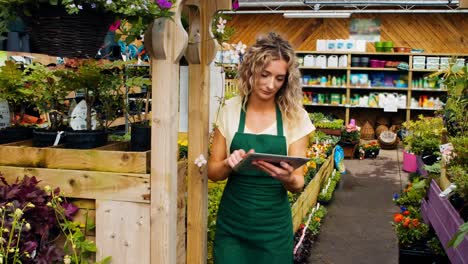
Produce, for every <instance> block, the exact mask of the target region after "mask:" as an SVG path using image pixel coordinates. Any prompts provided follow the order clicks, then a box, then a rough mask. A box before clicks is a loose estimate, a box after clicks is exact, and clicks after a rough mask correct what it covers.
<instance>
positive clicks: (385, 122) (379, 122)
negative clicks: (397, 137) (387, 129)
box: [376, 116, 390, 126]
mask: <svg viewBox="0 0 468 264" xmlns="http://www.w3.org/2000/svg"><path fill="white" fill-rule="evenodd" d="M376 123H377V125H385V126H388V125H390V120H389V119H388V117H385V116H379V117H377V120H376Z"/></svg>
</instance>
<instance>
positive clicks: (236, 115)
mask: <svg viewBox="0 0 468 264" xmlns="http://www.w3.org/2000/svg"><path fill="white" fill-rule="evenodd" d="M241 107H242V99H241V97H240V96H236V97H233V98H231V99H229V100H226V102H225V105H224V106H222V108H221V109H220V111H219V114H218V117H217V120H216V126H217V128H218V129H219V132H220V133H221V135H223V136H224V138H225V139H226V150H227V153H226V154H227V155H229V154H230V153H229V152H230V147H231V142H232V139H233V138H234V135H235V134H236V132H237V130H238V128H239V121H240V111H241ZM284 120H285V119H284V118H283V131H284V136H285V137H286V144H287V145H288V146H287V149H288V150H289V146H290V145H291V144H292V143H294V142H296V141H297V140H299V139H301V138H302V137H304V136H306V135H308V134H310V133H311V132H312V131H314V130H315V127H314V125H313V124H312V122H311V121H310V118H309V115H308V114H307V112H306V111H305V109H301V111H300V118H299V120H300V121H299V122H298V123H297V124H296V125H294V126H288V124H286V123H285V121H284ZM244 133H250V134H254V133H252V132H251V131H249V129H248V128H247V127H245V128H244ZM256 134H269V135H276V134H277V129H276V122H275V123H273V124H272V125H271V126H270V127H268V128H266V129H265V130H263V131H262V132H260V133H256Z"/></svg>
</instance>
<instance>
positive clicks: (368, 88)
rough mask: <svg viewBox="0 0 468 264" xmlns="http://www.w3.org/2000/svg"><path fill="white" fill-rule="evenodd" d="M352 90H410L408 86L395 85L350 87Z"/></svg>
mask: <svg viewBox="0 0 468 264" xmlns="http://www.w3.org/2000/svg"><path fill="white" fill-rule="evenodd" d="M350 89H351V90H385V91H405V92H406V91H408V88H395V87H354V86H352V87H350Z"/></svg>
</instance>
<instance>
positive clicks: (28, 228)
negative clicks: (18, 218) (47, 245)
mask: <svg viewBox="0 0 468 264" xmlns="http://www.w3.org/2000/svg"><path fill="white" fill-rule="evenodd" d="M24 227H25V228H26V231H29V230H31V225H30V224H29V223H26V224H25V225H24Z"/></svg>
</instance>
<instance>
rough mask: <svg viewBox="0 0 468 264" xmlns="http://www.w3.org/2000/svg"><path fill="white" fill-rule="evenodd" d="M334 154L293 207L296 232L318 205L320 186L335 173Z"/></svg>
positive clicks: (329, 157)
mask: <svg viewBox="0 0 468 264" xmlns="http://www.w3.org/2000/svg"><path fill="white" fill-rule="evenodd" d="M334 153H335V151H334V150H333V151H332V154H331V155H330V156H328V158H327V160H326V161H325V162H324V163H323V164H322V167H320V169H319V171H318V172H317V174H315V176H314V178H313V179H312V181H311V182H310V183H309V184H308V185H307V186H306V188H305V189H304V191H303V192H302V193H301V195H300V196H299V198H297V200H296V202H295V203H294V204H293V205H292V208H291V212H292V221H293V230H294V232H296V231H297V229H298V228H299V226H300V225H301V223H302V222H303V221H304V218H305V217H306V216H307V213H308V212H309V211H310V209H311V208H312V207H313V206H315V204H316V203H317V197H318V195H319V192H320V186H322V183H323V182H324V181H326V180H327V179H328V177H330V175H331V174H332V173H333V168H334V167H335V166H334V164H335V163H334Z"/></svg>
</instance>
